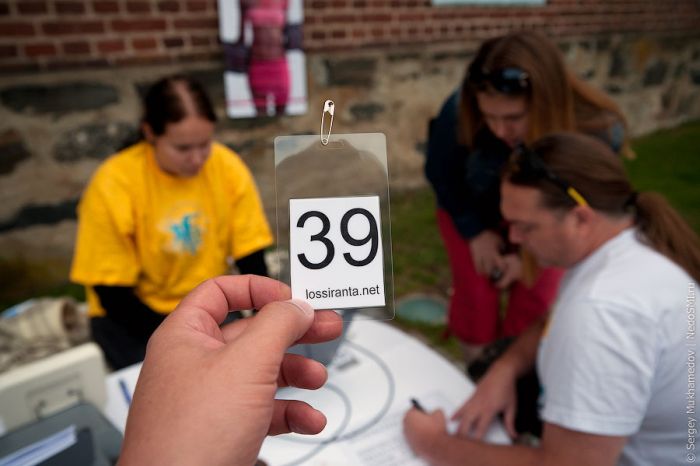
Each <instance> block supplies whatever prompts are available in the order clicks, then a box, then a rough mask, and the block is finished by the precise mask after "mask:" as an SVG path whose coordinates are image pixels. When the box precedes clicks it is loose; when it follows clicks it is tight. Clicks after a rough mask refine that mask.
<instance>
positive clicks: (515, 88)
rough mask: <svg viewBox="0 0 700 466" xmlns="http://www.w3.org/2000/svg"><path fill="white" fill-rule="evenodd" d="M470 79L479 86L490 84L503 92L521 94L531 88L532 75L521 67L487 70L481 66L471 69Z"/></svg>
mask: <svg viewBox="0 0 700 466" xmlns="http://www.w3.org/2000/svg"><path fill="white" fill-rule="evenodd" d="M468 80H469V82H470V83H471V84H473V85H474V86H476V87H477V88H483V87H484V86H485V84H490V85H491V86H492V87H493V88H494V89H496V90H497V91H498V92H502V93H503V94H521V93H523V92H525V91H527V90H528V89H529V88H530V76H529V75H528V74H527V72H526V71H523V70H521V69H520V68H500V69H497V70H493V71H486V70H484V69H483V68H480V67H471V68H470V69H469V76H468Z"/></svg>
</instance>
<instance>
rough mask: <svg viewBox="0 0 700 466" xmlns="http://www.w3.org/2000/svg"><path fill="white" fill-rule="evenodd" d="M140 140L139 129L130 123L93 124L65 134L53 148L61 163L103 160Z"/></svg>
mask: <svg viewBox="0 0 700 466" xmlns="http://www.w3.org/2000/svg"><path fill="white" fill-rule="evenodd" d="M138 140H139V133H138V129H137V128H136V127H135V126H134V125H131V124H128V123H91V124H88V125H85V126H81V127H79V128H76V129H73V130H71V131H68V132H67V133H64V134H63V135H62V136H61V139H59V141H58V143H56V145H55V146H54V148H53V157H54V159H56V160H57V161H59V162H78V161H80V160H82V159H99V160H102V159H104V158H106V157H108V156H110V155H112V154H113V153H115V152H118V151H119V150H121V149H124V148H126V147H128V146H129V145H131V144H133V143H135V142H136V141H138Z"/></svg>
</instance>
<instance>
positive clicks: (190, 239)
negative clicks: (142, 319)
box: [71, 142, 272, 316]
mask: <svg viewBox="0 0 700 466" xmlns="http://www.w3.org/2000/svg"><path fill="white" fill-rule="evenodd" d="M78 221H79V223H78V236H77V240H76V246H75V254H74V256H73V265H72V268H71V280H72V281H74V282H77V283H80V284H83V285H85V286H86V288H87V295H88V305H89V314H90V316H101V315H105V311H104V309H102V307H101V306H100V305H99V300H98V299H97V296H96V294H95V293H94V291H93V288H92V287H93V286H94V285H108V286H109V285H113V286H133V287H134V288H135V292H136V295H137V296H138V297H139V298H140V299H141V300H142V301H143V302H144V303H146V304H147V305H148V306H149V307H151V309H153V310H155V311H157V312H160V313H164V314H165V313H169V312H171V311H172V310H173V309H174V308H175V306H176V305H177V304H178V302H179V301H180V300H181V299H182V298H183V297H184V296H185V294H187V293H188V292H189V291H191V290H192V289H193V288H194V287H195V286H197V285H198V284H199V283H201V282H202V281H204V280H206V279H208V278H211V277H214V276H216V275H220V274H222V273H225V272H226V271H227V258H229V257H232V258H233V259H234V260H235V259H239V258H241V257H245V256H247V255H249V254H251V253H253V252H255V251H258V250H260V249H263V248H265V247H267V246H269V245H270V244H272V234H271V233H270V228H269V226H268V224H267V220H266V218H265V214H264V212H263V209H262V204H261V202H260V197H259V195H258V192H257V188H256V186H255V181H254V180H253V177H252V175H251V174H250V171H249V170H248V168H247V167H246V166H245V164H244V163H243V161H242V160H241V159H240V158H239V157H238V155H236V154H235V153H234V152H232V151H231V150H229V149H228V148H226V147H225V146H223V145H221V144H218V143H214V144H212V149H211V154H210V155H209V158H208V159H207V161H206V162H205V164H204V166H203V167H202V169H201V171H200V172H199V173H198V174H197V175H196V176H194V177H192V178H179V177H175V176H172V175H169V174H167V173H165V172H164V171H162V170H161V169H160V168H159V167H158V164H157V162H156V160H155V156H154V154H153V149H152V146H151V145H150V144H148V143H146V142H141V143H138V144H136V145H134V146H131V147H129V148H127V149H125V150H124V151H122V152H119V153H117V154H115V155H113V156H112V157H110V158H109V159H108V160H106V161H105V162H104V163H103V164H102V165H101V166H100V167H99V168H98V170H97V172H96V173H95V174H94V176H93V178H92V180H91V181H90V184H89V185H88V187H87V188H86V190H85V192H84V193H83V196H82V199H81V201H80V204H79V206H78Z"/></svg>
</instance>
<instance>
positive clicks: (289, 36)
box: [219, 0, 308, 118]
mask: <svg viewBox="0 0 700 466" xmlns="http://www.w3.org/2000/svg"><path fill="white" fill-rule="evenodd" d="M303 20H304V10H303V0H219V24H220V27H219V30H220V36H221V42H222V44H223V48H224V56H225V71H224V86H225V89H226V112H227V114H228V115H229V117H231V118H249V117H256V116H275V115H300V114H303V113H306V109H307V106H308V104H307V90H306V59H305V56H304V52H303V50H302V23H303Z"/></svg>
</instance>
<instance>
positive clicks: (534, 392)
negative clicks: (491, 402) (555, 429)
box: [467, 338, 542, 437]
mask: <svg viewBox="0 0 700 466" xmlns="http://www.w3.org/2000/svg"><path fill="white" fill-rule="evenodd" d="M512 342H513V338H504V339H501V340H497V341H496V342H494V343H492V344H490V345H488V346H487V347H486V348H485V349H484V351H483V353H482V354H481V356H480V357H479V358H478V359H476V360H475V361H474V362H473V363H472V364H470V365H469V367H468V368H467V374H468V375H469V378H470V379H472V380H473V381H474V382H475V383H476V382H478V381H479V379H481V377H483V376H484V374H486V371H488V369H489V367H491V364H493V363H494V361H496V359H498V358H499V357H500V356H501V355H502V354H503V353H504V352H505V351H506V349H507V348H508V347H509V346H510V344H511V343H512ZM515 389H516V397H517V402H518V408H517V412H516V413H515V430H516V431H517V432H518V433H519V434H523V433H525V432H528V433H530V434H532V435H535V436H536V437H542V420H541V419H540V414H539V409H538V401H539V397H540V379H539V377H537V372H536V371H535V369H532V370H531V371H530V372H528V373H527V374H525V375H523V376H522V377H520V378H519V379H518V381H517V383H516V387H515Z"/></svg>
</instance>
